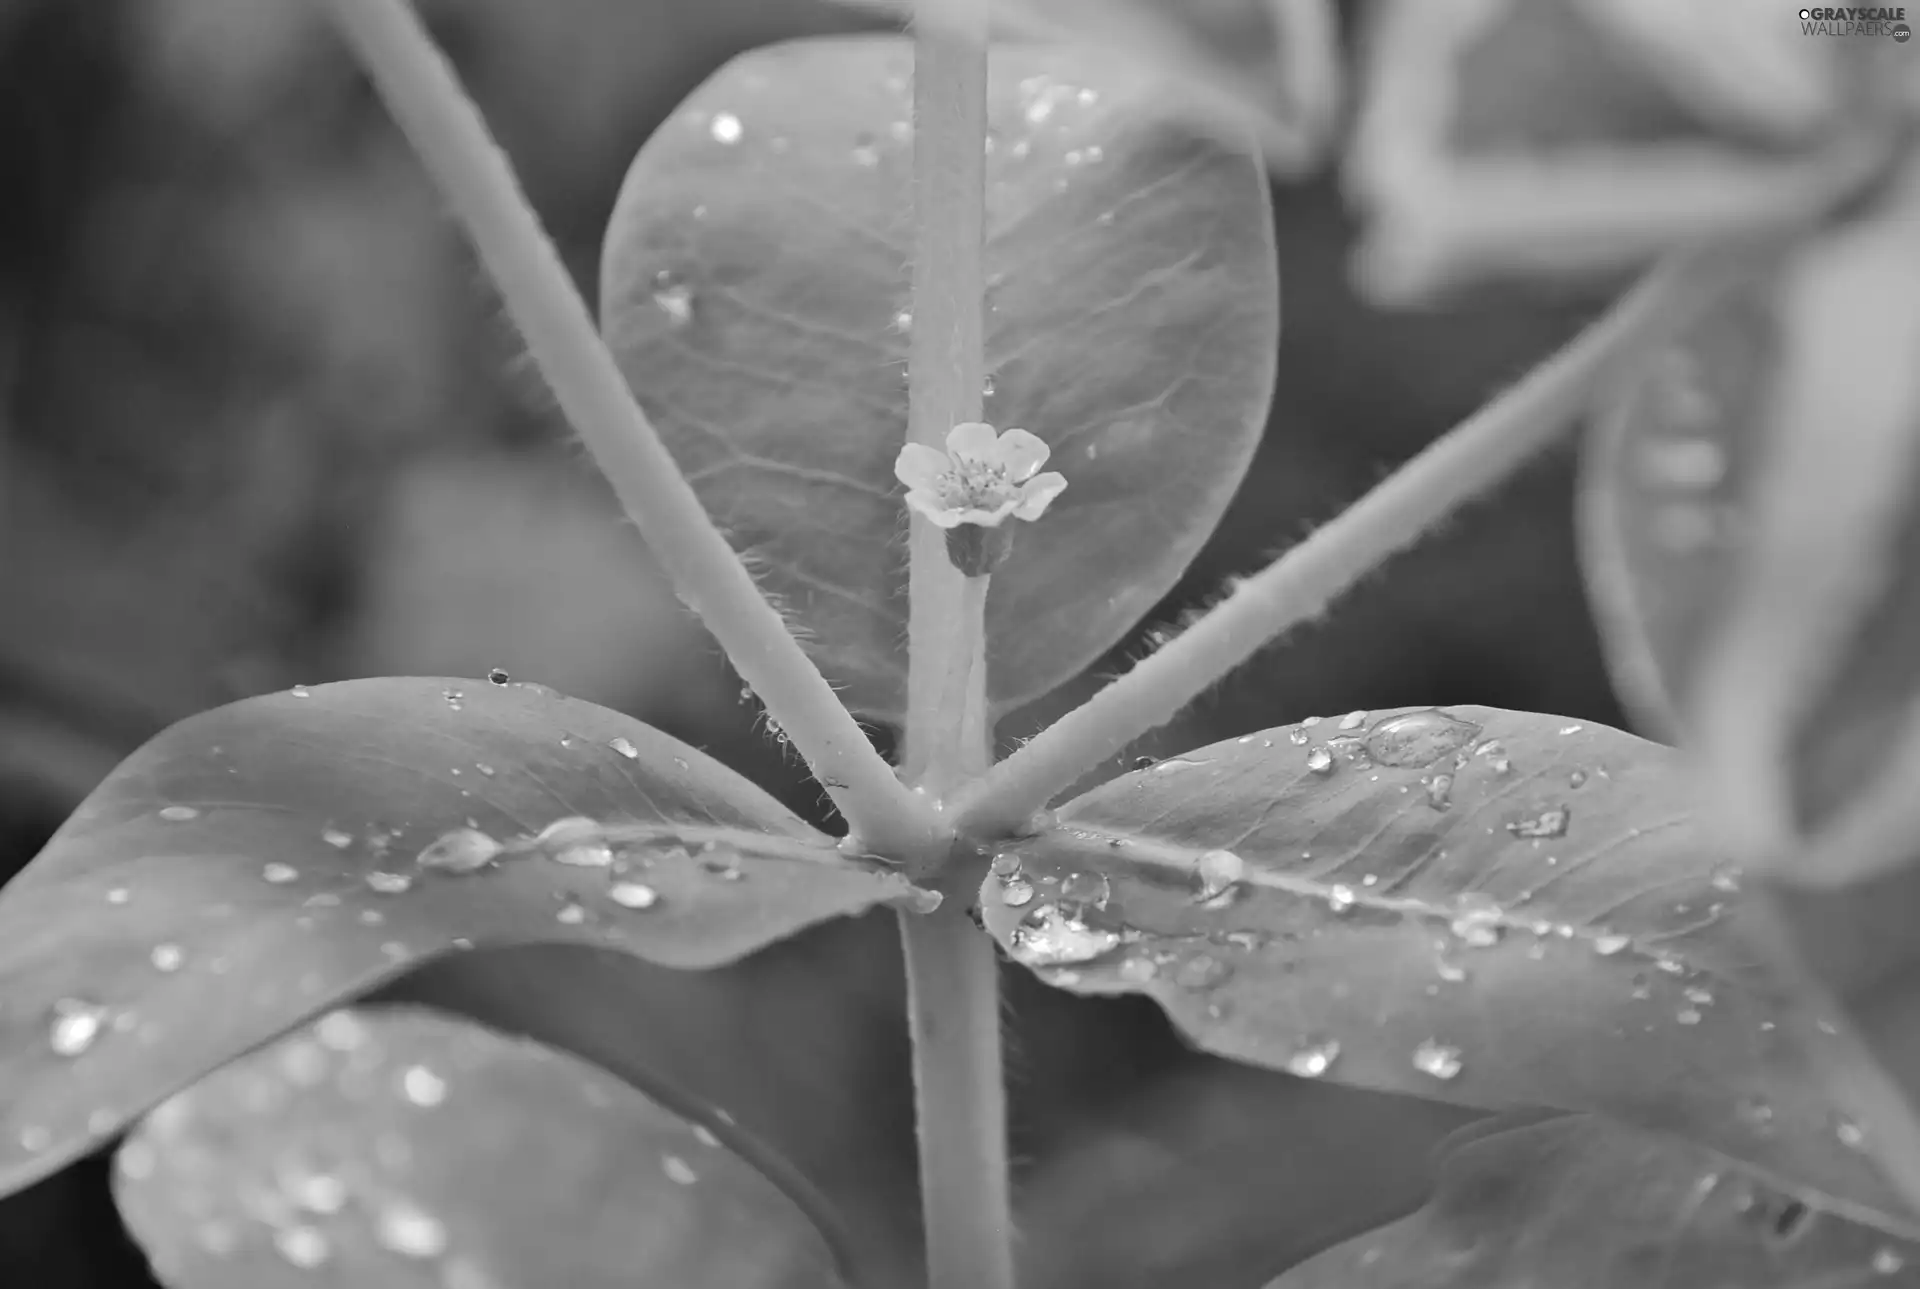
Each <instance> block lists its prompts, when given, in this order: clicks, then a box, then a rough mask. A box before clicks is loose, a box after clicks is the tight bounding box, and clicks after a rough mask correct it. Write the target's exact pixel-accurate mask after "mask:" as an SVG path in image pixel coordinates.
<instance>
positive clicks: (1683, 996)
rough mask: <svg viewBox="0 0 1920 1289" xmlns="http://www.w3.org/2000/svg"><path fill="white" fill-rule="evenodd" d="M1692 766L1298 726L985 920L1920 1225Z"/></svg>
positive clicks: (1208, 1027)
mask: <svg viewBox="0 0 1920 1289" xmlns="http://www.w3.org/2000/svg"><path fill="white" fill-rule="evenodd" d="M1676 769H1677V767H1676V764H1675V760H1674V758H1673V757H1672V755H1671V754H1670V753H1669V752H1667V751H1666V750H1665V749H1663V748H1660V747H1658V746H1656V745H1654V744H1650V743H1647V742H1645V741H1643V740H1641V739H1637V738H1634V737H1632V736H1631V735H1627V734H1623V733H1621V732H1619V731H1617V730H1612V729H1608V728H1606V727H1604V726H1599V725H1594V724H1591V723H1582V722H1577V721H1569V720H1566V719H1564V718H1561V717H1555V716H1544V715H1537V714H1532V713H1523V712H1508V711H1501V710H1498V709H1492V708H1481V707H1458V708H1446V709H1407V710H1402V711H1391V712H1379V713H1372V714H1368V713H1354V714H1350V715H1349V716H1346V717H1343V718H1339V719H1337V720H1329V721H1317V722H1315V723H1314V724H1312V725H1304V724H1303V725H1299V726H1294V727H1289V728H1279V729H1273V730H1268V731H1266V732H1264V733H1262V734H1258V735H1249V736H1246V737H1244V738H1240V739H1236V740H1229V741H1226V742H1222V743H1217V744H1213V745H1212V746H1209V747H1205V748H1201V749H1198V750H1196V751H1193V752H1190V753H1187V754H1186V755H1184V756H1181V757H1176V758H1169V759H1167V760H1164V761H1161V762H1159V763H1158V764H1157V765H1155V766H1153V767H1151V768H1149V769H1145V770H1141V771H1138V772H1136V773H1133V774H1129V775H1127V776H1125V777H1123V778H1120V779H1117V780H1114V781H1112V782H1110V783H1107V784H1105V785H1103V786H1101V787H1099V788H1096V789H1095V790H1093V791H1092V792H1089V793H1087V794H1086V795H1084V796H1082V797H1079V798H1076V799H1075V800H1073V801H1072V802H1070V803H1068V804H1067V805H1065V806H1064V807H1062V808H1061V809H1060V810H1059V812H1058V819H1057V822H1056V823H1054V824H1053V825H1052V826H1050V827H1049V828H1047V829H1046V830H1045V831H1043V832H1041V833H1040V834H1039V835H1037V836H1035V837H1032V838H1029V839H1025V840H1022V841H1018V842H1015V843H1010V844H1009V845H1008V847H1007V849H1006V850H1004V851H1003V853H1002V854H1001V855H999V856H997V857H996V859H995V862H994V874H993V875H990V876H989V877H988V879H987V880H986V882H985V884H984V886H983V889H982V891H981V907H982V909H983V913H984V916H985V919H986V921H987V923H988V925H989V927H990V929H992V931H993V932H994V934H995V935H996V936H997V937H998V938H999V939H1000V940H1001V942H1002V943H1003V944H1005V945H1006V946H1007V947H1008V950H1009V952H1010V953H1011V954H1012V955H1013V956H1014V958H1016V959H1017V960H1019V961H1021V962H1023V963H1025V964H1027V965H1028V966H1030V967H1033V968H1034V969H1035V970H1037V971H1038V972H1039V973H1040V974H1041V976H1042V978H1043V979H1046V980H1048V981H1050V982H1051V983H1053V984H1056V985H1058V986H1060V987H1063V988H1067V989H1070V990H1073V991H1076V992H1081V993H1142V994H1147V995H1149V996H1151V997H1152V998H1154V999H1155V1000H1156V1001H1157V1002H1159V1003H1160V1004H1161V1006H1162V1007H1163V1008H1165V1009H1166V1011H1167V1013H1168V1015H1169V1016H1170V1017H1171V1018H1172V1019H1173V1021H1174V1023H1175V1024H1176V1025H1177V1026H1178V1027H1179V1028H1180V1029H1181V1030H1182V1031H1183V1032H1184V1033H1185V1034H1186V1035H1187V1036H1188V1037H1189V1038H1190V1039H1192V1041H1194V1042H1195V1043H1196V1044H1198V1045H1199V1046H1200V1047H1202V1048H1203V1049H1205V1050H1207V1051H1210V1052H1215V1053H1218V1054H1219V1055H1222V1056H1227V1057H1231V1058H1234V1059H1236V1060H1242V1061H1247V1062H1250V1063H1252V1064H1256V1065H1262V1066H1266V1067H1267V1068H1270V1069H1281V1070H1287V1071H1289V1072H1292V1073H1296V1074H1302V1075H1306V1076H1309V1077H1325V1078H1329V1079H1334V1080H1338V1081H1341V1082H1346V1083H1352V1084H1355V1085H1358V1086H1361V1087H1368V1088H1375V1089H1379V1090H1382V1091H1390V1092H1401V1093H1408V1094H1412V1095H1416V1096H1425V1097H1430V1098H1433V1099H1437V1100H1446V1101H1455V1102H1458V1103H1461V1104H1465V1105H1474V1106H1481V1107H1486V1108H1492V1109H1502V1108H1512V1107H1529V1106H1551V1107H1555V1108H1561V1109H1569V1110H1592V1111H1602V1112H1607V1113H1611V1114H1613V1115H1616V1116H1617V1117H1619V1118H1621V1119H1624V1120H1627V1121H1629V1122H1633V1123H1637V1124H1641V1125H1644V1126H1648V1127H1654V1128H1661V1129H1667V1130H1671V1131H1674V1132H1677V1133H1681V1134H1683V1135H1688V1136H1691V1137H1693V1138H1694V1139H1696V1140H1699V1141H1701V1142H1703V1143H1706V1144H1709V1145H1711V1146H1713V1147H1714V1148H1716V1149H1719V1150H1722V1151H1723V1152H1725V1153H1727V1154H1729V1155H1733V1156H1735V1157H1738V1158H1742V1159H1746V1160H1750V1161H1752V1162H1754V1163H1755V1164H1757V1165H1758V1166H1760V1167H1761V1168H1764V1169H1767V1170H1770V1171H1772V1172H1774V1173H1777V1174H1778V1175H1781V1176H1784V1177H1790V1178H1792V1179H1794V1180H1795V1181H1798V1182H1802V1183H1805V1184H1808V1185H1811V1186H1814V1187H1817V1188H1819V1189H1821V1190H1823V1191H1825V1192H1827V1193H1829V1194H1832V1195H1835V1196H1839V1197H1843V1198H1844V1199H1847V1200H1850V1201H1854V1202H1857V1203H1860V1204H1863V1205H1867V1206H1872V1207H1877V1208H1883V1209H1886V1210H1888V1211H1897V1210H1898V1209H1899V1207H1900V1206H1899V1204H1898V1202H1897V1201H1896V1200H1894V1199H1893V1198H1892V1195H1891V1192H1890V1191H1889V1189H1888V1188H1887V1186H1886V1184H1885V1182H1884V1181H1883V1180H1882V1179H1881V1177H1880V1176H1879V1174H1878V1172H1877V1171H1876V1170H1875V1168H1874V1167H1873V1166H1872V1165H1871V1163H1870V1162H1869V1161H1868V1160H1867V1158H1866V1157H1865V1156H1864V1155H1863V1154H1861V1153H1860V1151H1859V1150H1858V1149H1857V1148H1856V1147H1857V1145H1858V1142H1857V1140H1852V1138H1853V1134H1852V1133H1850V1132H1848V1131H1847V1130H1846V1129H1845V1127H1844V1126H1843V1125H1841V1124H1839V1123H1837V1122H1836V1120H1835V1117H1834V1115H1833V1112H1832V1109H1831V1103H1830V1101H1829V1100H1828V1098H1827V1096H1826V1094H1825V1092H1824V1090H1823V1088H1822V1087H1821V1086H1820V1084H1819V1081H1818V1079H1817V1078H1816V1077H1815V1076H1814V1073H1813V1065H1812V1062H1811V1061H1810V1058H1809V1044H1811V1043H1813V1042H1817V1041H1819V1039H1820V1037H1821V1036H1820V1035H1818V1034H1817V1033H1814V1032H1811V1027H1810V1026H1808V1025H1807V1024H1806V1023H1805V1021H1804V1018H1803V1017H1802V1016H1801V1014H1800V1012H1799V1011H1798V1009H1797V1008H1796V1007H1795V1006H1794V1005H1793V999H1792V997H1791V995H1790V993H1789V991H1788V990H1787V988H1786V987H1785V985H1784V984H1783V983H1782V982H1781V981H1780V979H1779V978H1778V977H1777V975H1776V973H1775V972H1774V971H1773V970H1772V969H1771V968H1770V967H1769V966H1768V964H1767V963H1766V962H1765V961H1763V960H1762V958H1761V956H1760V955H1758V954H1756V953H1755V952H1754V951H1753V950H1752V949H1751V948H1750V946H1749V945H1748V944H1747V943H1746V942H1745V941H1744V940H1743V939H1741V938H1739V937H1737V936H1736V935H1735V934H1734V928H1733V918H1734V915H1735V914H1736V913H1737V911H1738V908H1739V904H1740V898H1741V891H1740V881H1741V878H1740V874H1739V873H1738V871H1737V870H1735V869H1734V868H1732V867H1731V866H1730V865H1727V864H1725V863H1723V862H1720V861H1719V860H1718V859H1717V857H1716V856H1715V855H1714V853H1713V852H1712V851H1711V850H1710V849H1709V848H1708V847H1707V846H1705V845H1704V844H1703V843H1702V842H1701V840H1700V838H1699V836H1698V835H1697V833H1696V831H1695V826H1694V823H1693V820H1692V818H1691V816H1690V815H1689V813H1688V811H1687V809H1686V805H1685V796H1684V784H1683V782H1682V780H1681V779H1680V778H1679V776H1678V774H1677V773H1676ZM1843 1138H1845V1139H1846V1140H1843Z"/></svg>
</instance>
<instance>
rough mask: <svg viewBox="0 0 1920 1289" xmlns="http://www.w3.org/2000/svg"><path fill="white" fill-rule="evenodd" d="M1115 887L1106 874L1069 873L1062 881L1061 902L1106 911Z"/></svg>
mask: <svg viewBox="0 0 1920 1289" xmlns="http://www.w3.org/2000/svg"><path fill="white" fill-rule="evenodd" d="M1112 896H1113V886H1112V884H1111V883H1110V882H1108V881H1107V878H1106V874H1104V873H1068V874H1067V875H1066V876H1065V877H1064V878H1062V879H1061V881H1060V902H1061V903H1062V904H1070V905H1077V906H1079V907H1081V908H1094V909H1104V908H1105V907H1107V901H1108V900H1109V899H1110V898H1112Z"/></svg>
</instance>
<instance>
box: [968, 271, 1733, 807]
mask: <svg viewBox="0 0 1920 1289" xmlns="http://www.w3.org/2000/svg"><path fill="white" fill-rule="evenodd" d="M1694 265H1695V261H1693V260H1691V259H1689V260H1686V261H1682V262H1676V263H1673V264H1669V265H1664V266H1662V267H1660V268H1658V269H1656V270H1654V272H1652V273H1651V274H1649V275H1648V277H1647V278H1646V279H1645V280H1644V281H1642V282H1641V283H1640V284H1639V285H1638V286H1636V287H1635V288H1633V289H1632V290H1631V291H1629V292H1627V293H1626V295H1624V296H1623V297H1622V298H1621V299H1620V300H1619V301H1618V302H1616V304H1615V305H1614V306H1613V308H1612V309H1610V310H1609V311H1608V312H1607V313H1606V314H1605V315H1604V316H1603V317H1602V318H1601V319H1600V320H1599V321H1597V322H1595V323H1594V324H1593V325H1592V326H1590V327H1589V328H1588V329H1587V330H1586V331H1585V332H1583V333H1581V335H1579V336H1578V337H1576V338H1575V339H1574V340H1573V342H1572V343H1570V344H1569V345H1567V346H1566V347H1565V348H1564V349H1562V350H1560V352H1558V353H1557V354H1555V355H1554V356H1553V357H1552V358H1549V359H1548V360H1547V361H1546V362H1544V363H1542V364H1541V365H1540V366H1539V367H1537V368H1535V369H1534V370H1533V371H1532V372H1530V373H1528V375H1527V376H1526V377H1525V378H1524V379H1523V380H1521V381H1520V383H1519V384H1517V385H1515V386H1513V387H1512V388H1511V389H1509V390H1507V391H1506V393H1505V394H1503V395H1501V396H1500V397H1499V398H1497V399H1495V400H1494V401H1493V402H1491V403H1489V404H1488V405H1487V406H1486V407H1484V408H1482V409H1481V410H1480V411H1479V412H1477V413H1475V414H1474V415H1473V416H1471V417H1469V418H1468V419H1467V420H1465V421H1463V422H1461V424H1459V425H1458V426H1456V427H1455V428H1454V429H1452V430H1451V431H1449V432H1448V433H1446V434H1445V435H1443V436H1441V437H1440V438H1439V439H1436V440H1435V441H1434V442H1433V443H1432V444H1430V445H1429V446H1428V447H1427V448H1426V449H1425V450H1424V451H1422V452H1421V453H1420V454H1419V455H1418V456H1416V457H1414V458H1413V459H1412V460H1411V461H1409V462H1407V463H1406V464H1405V465H1404V466H1402V467H1401V468H1400V469H1399V470H1398V471H1396V472H1395V473H1394V474H1393V475H1392V476H1390V477H1389V478H1388V479H1386V480H1385V481H1384V482H1382V483H1381V484H1380V485H1379V486H1377V487H1376V488H1374V490H1373V491H1372V492H1369V493H1368V494H1367V495H1366V496H1364V497H1362V498H1361V499H1360V500H1359V501H1357V502H1355V503H1354V504H1353V505H1352V506H1351V507H1349V508H1348V509H1347V510H1345V511H1344V512H1342V513H1341V514H1340V515H1339V516H1337V517H1336V518H1334V519H1332V520H1330V521H1329V522H1328V523H1326V524H1325V525H1324V526H1322V527H1321V528H1319V529H1318V530H1317V531H1315V532H1314V533H1313V535H1312V536H1310V537H1308V538H1307V539H1306V540H1305V541H1303V542H1301V543H1300V544H1299V545H1298V546H1295V547H1294V548H1293V549H1291V550H1289V551H1288V552H1287V553H1286V554H1285V555H1282V556H1281V557H1280V558H1279V559H1277V560H1275V561H1274V562H1273V563H1272V564H1270V565H1269V566H1268V567H1267V568H1266V569H1265V570H1264V571H1262V572H1261V573H1259V574H1258V575H1256V576H1254V577H1252V578H1249V579H1247V580H1246V581H1245V582H1242V583H1241V584H1240V586H1239V588H1238V589H1237V590H1235V591H1234V593H1233V594H1232V595H1230V596H1228V597H1227V598H1226V599H1225V600H1223V601H1222V602H1221V603H1220V604H1219V605H1217V606H1216V607H1215V608H1214V609H1213V610H1212V611H1211V612H1210V613H1208V614H1207V615H1206V616H1205V617H1203V618H1201V619H1200V620H1199V621H1198V622H1196V623H1194V625H1193V626H1192V627H1190V628H1188V629H1187V630H1186V631H1185V632H1184V633H1182V634H1181V635H1180V636H1178V637H1176V638H1175V639H1174V640H1173V641H1172V642H1171V643H1169V644H1168V645H1167V646H1166V647H1165V648H1163V649H1161V650H1160V651H1159V652H1158V653H1155V654H1153V655H1152V656H1151V657H1149V658H1147V659H1146V660H1145V661H1143V662H1141V663H1140V664H1139V665H1138V666H1136V667H1134V668H1133V670H1131V671H1129V672H1128V673H1127V674H1126V675H1124V676H1122V677H1121V678H1120V679H1119V680H1117V681H1115V682H1114V683H1113V684H1111V685H1108V686H1107V687H1106V688H1105V689H1103V690H1101V691H1100V692H1099V693H1097V694H1095V695H1094V696H1093V697H1092V698H1091V699H1089V700H1088V701H1087V702H1086V703H1085V704H1083V705H1082V706H1080V707H1079V708H1076V709H1075V710H1074V711H1072V712H1069V713H1068V714H1067V715H1066V716H1065V717H1063V718H1062V719H1061V720H1060V721H1059V722H1057V723H1056V724H1054V725H1053V726H1052V727H1051V728H1049V729H1047V730H1046V731H1044V732H1043V733H1041V734H1040V735H1039V736H1038V737H1036V738H1035V739H1033V740H1032V741H1031V742H1029V743H1028V744H1027V745H1026V746H1024V747H1022V748H1021V749H1020V750H1018V751H1017V752H1015V753H1014V754H1013V755H1012V756H1010V757H1008V758H1007V759H1006V760H1004V761H1002V762H1000V763H999V764H998V765H996V766H994V767H993V769H992V770H991V771H990V772H989V773H988V774H987V775H985V776H984V777H983V778H982V779H980V780H979V781H977V782H975V783H973V784H971V785H969V787H968V788H967V789H966V790H965V791H964V792H963V793H962V794H961V795H960V797H959V799H958V800H956V801H955V802H954V804H953V811H954V814H955V816H956V818H955V826H956V827H957V828H959V829H961V830H963V831H967V832H970V833H974V834H976V835H993V834H1006V833H1011V832H1017V831H1019V830H1021V829H1022V828H1025V827H1027V826H1028V825H1029V823H1030V821H1031V820H1032V818H1033V816H1034V815H1035V814H1036V813H1037V812H1038V811H1039V810H1041V809H1042V808H1043V807H1044V806H1045V805H1046V804H1047V802H1049V801H1051V800H1052V799H1053V798H1054V796H1055V795H1057V794H1058V793H1060V792H1062V791H1064V790H1065V789H1067V788H1068V787H1070V786H1072V784H1073V783H1074V782H1075V781H1076V780H1077V779H1078V778H1079V777H1080V776H1081V775H1082V774H1084V773H1086V771H1087V769H1088V768H1089V767H1091V766H1093V765H1095V764H1097V763H1099V762H1100V761H1103V760H1105V759H1106V758H1107V757H1110V756H1113V755H1115V754H1117V753H1119V752H1120V751H1121V750H1122V749H1124V748H1125V747H1126V746H1127V744H1129V743H1131V742H1132V741H1133V740H1134V739H1136V738H1139V737H1140V736H1141V735H1142V734H1144V733H1146V732H1147V731H1148V730H1151V729H1153V728H1154V727H1155V726H1158V725H1161V724H1164V723H1165V722H1166V721H1168V720H1170V719H1172V717H1173V716H1174V715H1176V714H1177V713H1178V712H1179V711H1180V709H1181V708H1183V707H1185V706H1186V705H1187V704H1188V703H1190V702H1192V701H1193V699H1194V698H1195V697H1196V696H1198V695H1199V694H1200V693H1201V692H1202V691H1204V690H1205V689H1207V688H1208V687H1209V686H1211V685H1213V684H1214V683H1215V682H1217V681H1219V680H1220V679H1221V678H1222V677H1223V676H1225V675H1226V674H1227V673H1228V672H1229V671H1231V670H1233V669H1234V668H1235V667H1237V666H1239V665H1240V664H1241V663H1242V662H1244V661H1246V659H1247V658H1249V657H1251V656H1252V655H1253V653H1254V652H1255V651H1256V650H1258V649H1260V648H1261V647H1262V646H1263V645H1265V644H1266V643H1267V642H1269V641H1270V640H1272V639H1273V638H1274V637H1275V636H1277V635H1279V634H1280V633H1281V632H1284V631H1286V630H1288V629H1289V628H1290V627H1293V626H1295V625H1297V624H1298V623H1300V622H1302V621H1305V620H1306V619H1308V618H1311V617H1314V616H1315V615H1317V614H1319V613H1321V612H1322V611H1323V610H1325V608H1326V607H1327V605H1328V604H1329V603H1330V602H1331V601H1332V600H1333V599H1334V597H1336V596H1338V595H1339V594H1340V593H1341V592H1343V591H1345V590H1346V589H1347V588H1348V587H1350V586H1352V585H1353V584H1354V583H1355V582H1356V581H1358V580H1359V579H1360V578H1362V577H1364V576H1366V575H1367V574H1368V573H1370V572H1372V571H1373V570H1374V569H1375V568H1377V567H1378V566H1379V565H1380V564H1381V562H1382V561H1384V560H1386V559H1387V558H1388V557H1390V556H1392V555H1394V554H1396V553H1397V552H1399V551H1401V550H1404V549H1405V548H1407V547H1409V546H1411V545H1413V544H1414V543H1415V542H1417V541H1418V540H1419V539H1420V538H1421V536H1422V535H1424V534H1425V533H1426V532H1427V531H1428V530H1429V529H1431V528H1432V527H1433V526H1434V525H1435V524H1436V523H1438V522H1439V521H1441V520H1442V519H1445V518H1446V517H1447V516H1448V515H1449V514H1451V513H1452V512H1453V511H1454V510H1455V509H1456V508H1457V507H1459V506H1460V505H1461V504H1462V503H1464V502H1466V501H1468V500H1470V499H1472V498H1474V497H1476V496H1478V495H1480V494H1481V493H1483V492H1485V491H1487V489H1489V488H1491V487H1492V486H1493V485H1494V484H1496V483H1498V482H1499V481H1500V480H1502V479H1503V478H1505V477H1506V476H1507V475H1508V474H1509V473H1511V472H1512V471H1513V470H1514V469H1515V468H1516V467H1518V466H1519V465H1521V464H1522V463H1523V462H1525V461H1526V460H1527V459H1528V458H1529V457H1531V456H1532V455H1533V454H1534V453H1535V452H1537V451H1539V450H1540V449H1541V448H1542V447H1544V446H1545V445H1546V444H1547V443H1549V442H1551V441H1552V440H1553V438H1554V436H1555V435H1557V434H1558V433H1559V432H1560V431H1561V430H1562V429H1563V428H1564V427H1565V426H1566V425H1567V424H1568V423H1569V422H1571V421H1572V420H1574V418H1575V417H1576V416H1577V415H1578V414H1579V412H1580V409H1581V407H1582V405H1583V403H1584V400H1585V399H1586V397H1587V395H1588V393H1589V391H1590V390H1591V389H1592V388H1593V386H1594V383H1595V382H1596V380H1597V379H1599V378H1600V377H1601V376H1602V375H1603V374H1604V373H1605V372H1606V371H1608V370H1610V369H1612V367H1613V364H1614V363H1615V362H1616V361H1618V360H1619V359H1620V358H1621V357H1622V354H1623V352H1624V351H1626V350H1628V349H1632V350H1633V351H1634V352H1636V353H1637V352H1639V348H1638V347H1639V345H1640V344H1641V343H1643V342H1645V341H1646V340H1647V339H1648V337H1649V324H1650V323H1651V322H1653V321H1654V320H1656V319H1661V318H1664V317H1666V316H1667V315H1668V314H1669V312H1670V311H1671V310H1672V309H1673V308H1674V307H1675V306H1676V305H1678V304H1679V303H1680V302H1681V301H1682V300H1683V299H1684V296H1685V294H1686V293H1687V292H1689V291H1696V290H1699V289H1701V283H1700V281H1699V273H1698V271H1697V270H1696V269H1695V267H1694Z"/></svg>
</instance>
